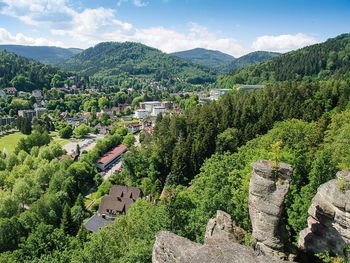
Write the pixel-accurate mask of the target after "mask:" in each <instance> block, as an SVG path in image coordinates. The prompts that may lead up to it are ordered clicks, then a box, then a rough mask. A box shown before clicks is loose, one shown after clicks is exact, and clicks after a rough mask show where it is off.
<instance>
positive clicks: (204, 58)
mask: <svg viewBox="0 0 350 263" xmlns="http://www.w3.org/2000/svg"><path fill="white" fill-rule="evenodd" d="M171 55H173V56H176V57H180V58H184V59H188V60H190V61H192V62H193V63H196V64H199V65H202V66H207V67H212V68H217V67H219V66H223V65H225V64H227V63H230V62H232V61H233V60H235V58H234V57H233V56H231V55H228V54H226V53H223V52H221V51H217V50H209V49H204V48H194V49H191V50H185V51H179V52H175V53H171Z"/></svg>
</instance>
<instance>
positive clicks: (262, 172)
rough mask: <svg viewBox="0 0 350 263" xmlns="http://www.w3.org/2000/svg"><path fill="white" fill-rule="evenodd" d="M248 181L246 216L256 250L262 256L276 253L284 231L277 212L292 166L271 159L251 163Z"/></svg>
mask: <svg viewBox="0 0 350 263" xmlns="http://www.w3.org/2000/svg"><path fill="white" fill-rule="evenodd" d="M252 166H253V172H252V175H251V179H250V184H249V215H250V220H251V222H252V229H253V233H252V234H253V237H254V238H255V240H256V249H257V250H258V251H261V252H262V253H263V254H265V255H273V256H277V257H278V256H279V254H280V253H279V252H282V251H284V250H285V246H286V243H287V239H288V238H287V232H286V229H285V226H284V225H283V222H282V221H281V214H282V212H283V202H284V198H285V196H286V194H287V193H288V190H289V183H290V180H291V174H292V168H291V166H290V165H288V164H285V163H279V165H278V167H275V166H274V163H273V162H271V161H258V162H255V163H254V164H253V165H252Z"/></svg>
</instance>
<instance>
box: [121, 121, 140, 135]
mask: <svg viewBox="0 0 350 263" xmlns="http://www.w3.org/2000/svg"><path fill="white" fill-rule="evenodd" d="M124 128H127V129H128V131H129V132H131V133H137V132H139V131H140V130H141V128H142V124H140V123H138V122H133V123H129V124H126V125H124Z"/></svg>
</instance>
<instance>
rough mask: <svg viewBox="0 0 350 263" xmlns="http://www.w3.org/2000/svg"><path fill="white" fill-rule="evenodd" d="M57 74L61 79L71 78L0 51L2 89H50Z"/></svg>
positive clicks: (45, 66)
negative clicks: (9, 87) (10, 87)
mask: <svg viewBox="0 0 350 263" xmlns="http://www.w3.org/2000/svg"><path fill="white" fill-rule="evenodd" d="M56 74H57V76H59V77H60V78H65V77H68V76H70V74H69V73H67V72H65V71H62V70H59V69H57V68H53V67H51V66H48V65H45V64H42V63H40V62H36V61H34V60H30V59H27V58H24V57H20V56H18V55H16V54H14V53H10V52H7V51H0V88H4V87H8V86H15V87H16V88H17V89H18V90H22V91H32V90H34V89H43V88H50V87H51V80H52V78H53V77H54V76H55V75H56Z"/></svg>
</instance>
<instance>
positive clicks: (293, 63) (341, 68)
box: [218, 34, 350, 87]
mask: <svg viewBox="0 0 350 263" xmlns="http://www.w3.org/2000/svg"><path fill="white" fill-rule="evenodd" d="M349 67H350V34H343V35H340V36H338V37H335V38H331V39H328V40H327V41H326V42H324V43H320V44H316V45H312V46H308V47H305V48H302V49H299V50H296V51H292V52H289V53H286V54H284V55H281V56H278V57H276V58H273V59H271V60H269V61H266V62H263V63H261V64H257V65H252V66H249V67H247V68H244V69H241V70H240V71H238V72H233V73H232V74H229V75H226V76H224V77H222V78H220V79H219V80H218V85H219V86H223V87H228V86H232V85H234V84H237V83H249V84H258V83H272V82H275V81H287V80H290V81H301V80H306V79H309V80H312V79H321V80H322V79H327V78H329V77H330V76H333V75H339V76H341V75H343V74H348V73H349Z"/></svg>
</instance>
